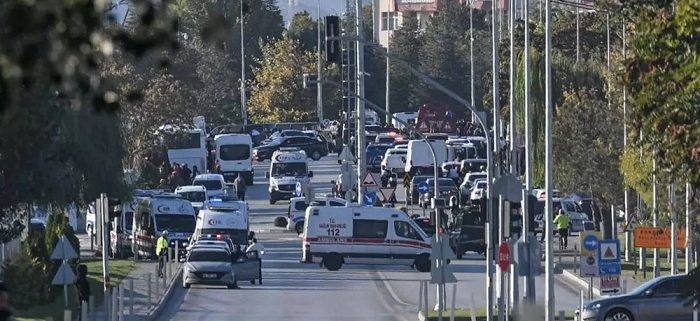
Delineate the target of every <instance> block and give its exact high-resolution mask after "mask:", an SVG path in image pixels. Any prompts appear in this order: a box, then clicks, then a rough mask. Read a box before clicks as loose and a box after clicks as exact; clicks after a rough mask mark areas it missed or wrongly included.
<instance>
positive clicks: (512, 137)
mask: <svg viewBox="0 0 700 321" xmlns="http://www.w3.org/2000/svg"><path fill="white" fill-rule="evenodd" d="M515 4H516V2H515V0H510V2H509V4H508V12H509V14H508V20H509V22H508V34H509V35H510V48H509V49H510V72H509V74H510V78H509V81H508V87H509V88H510V89H509V90H508V107H509V109H510V117H509V118H510V128H509V130H508V134H509V135H508V140H509V141H510V173H511V174H512V175H515V172H516V170H517V167H516V159H517V157H516V156H515V151H516V149H515V130H516V125H515V124H516V122H515V39H513V30H514V29H515Z"/></svg>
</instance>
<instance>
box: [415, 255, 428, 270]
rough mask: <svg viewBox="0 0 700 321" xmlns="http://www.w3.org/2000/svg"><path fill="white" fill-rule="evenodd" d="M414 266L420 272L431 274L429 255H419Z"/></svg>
mask: <svg viewBox="0 0 700 321" xmlns="http://www.w3.org/2000/svg"><path fill="white" fill-rule="evenodd" d="M413 265H414V266H415V267H416V270H418V272H430V256H429V255H428V254H421V255H419V256H418V257H417V258H416V260H415V261H414V262H413Z"/></svg>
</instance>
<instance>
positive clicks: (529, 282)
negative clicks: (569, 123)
mask: <svg viewBox="0 0 700 321" xmlns="http://www.w3.org/2000/svg"><path fill="white" fill-rule="evenodd" d="M524 1H525V5H524V7H525V8H524V11H523V15H524V20H525V45H524V47H523V58H524V59H525V61H524V68H523V69H524V70H523V73H524V74H523V77H524V80H525V90H524V91H525V99H524V104H525V108H524V109H525V115H524V116H525V191H526V195H529V193H530V190H531V189H532V162H533V157H532V154H533V152H532V120H531V119H530V114H531V113H532V110H531V108H530V4H529V0H524ZM525 202H526V200H525V199H524V198H523V204H526V203H525ZM522 211H523V214H524V215H523V222H524V224H523V226H524V227H525V228H524V229H523V238H524V239H525V240H527V239H528V237H529V234H530V227H529V226H528V225H529V224H527V222H530V215H533V213H530V212H529V209H528V207H522ZM528 248H529V247H528ZM523 295H524V296H525V299H526V300H527V302H528V303H535V297H536V296H535V278H534V277H533V276H532V275H529V276H526V277H525V282H524V288H523Z"/></svg>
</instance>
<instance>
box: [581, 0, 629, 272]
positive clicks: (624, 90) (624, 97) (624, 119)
mask: <svg viewBox="0 0 700 321" xmlns="http://www.w3.org/2000/svg"><path fill="white" fill-rule="evenodd" d="M577 10H578V9H577ZM626 33H627V29H626V26H625V20H624V19H623V20H622V59H625V58H627V47H626V46H627V43H626ZM622 132H623V138H622V146H623V147H624V149H627V85H625V86H622ZM624 197H625V199H624V201H625V204H624V206H625V222H627V223H628V224H629V221H630V213H629V202H630V201H629V199H630V189H629V188H628V187H626V186H625V194H624ZM631 234H632V233H630V232H629V231H627V232H625V261H626V262H629V260H630V256H631V254H630V253H631V250H632V235H631Z"/></svg>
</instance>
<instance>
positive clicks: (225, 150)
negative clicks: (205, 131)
mask: <svg viewBox="0 0 700 321" xmlns="http://www.w3.org/2000/svg"><path fill="white" fill-rule="evenodd" d="M219 157H220V158H221V160H225V161H232V160H244V159H248V158H250V145H223V146H220V147H219Z"/></svg>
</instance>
